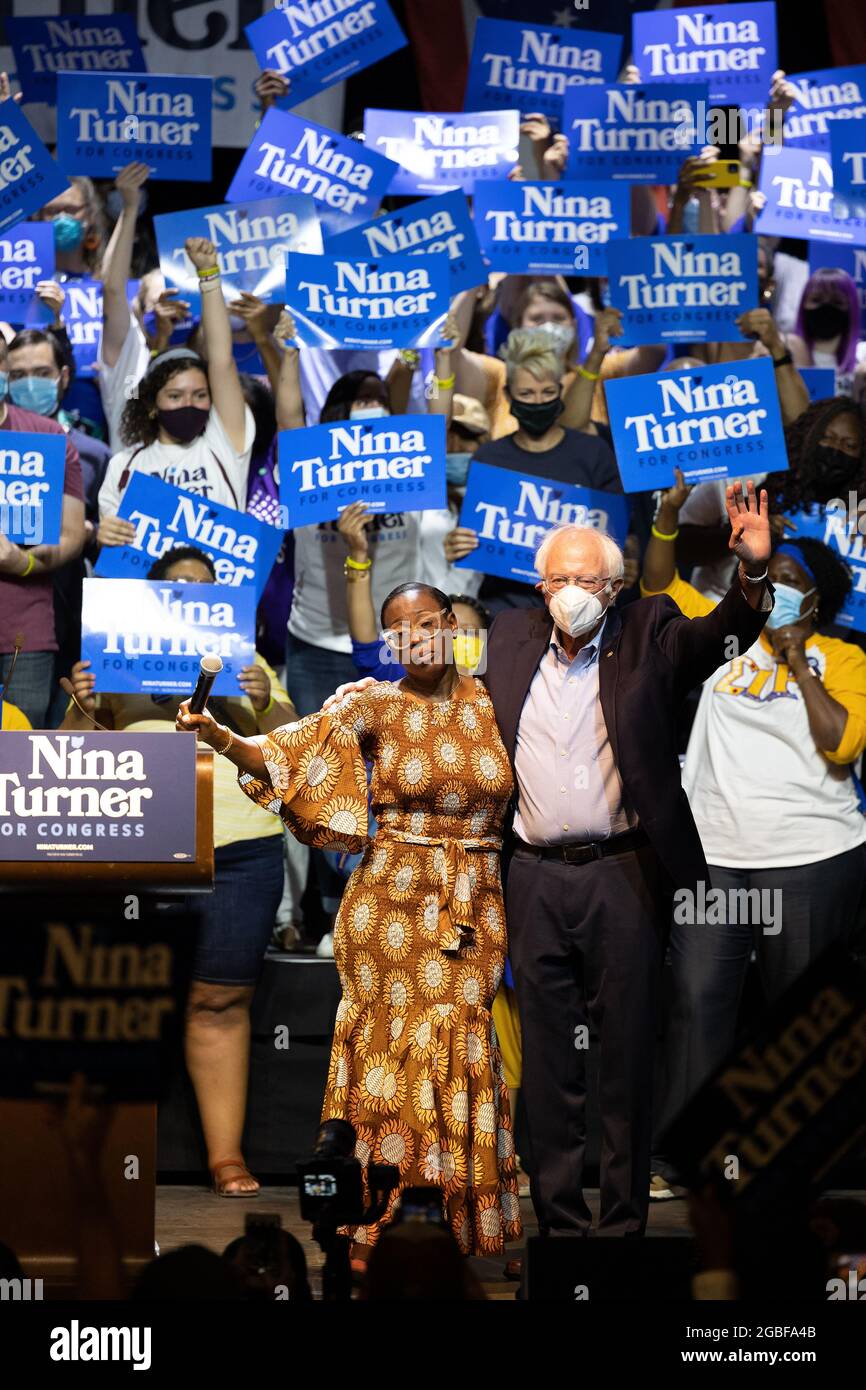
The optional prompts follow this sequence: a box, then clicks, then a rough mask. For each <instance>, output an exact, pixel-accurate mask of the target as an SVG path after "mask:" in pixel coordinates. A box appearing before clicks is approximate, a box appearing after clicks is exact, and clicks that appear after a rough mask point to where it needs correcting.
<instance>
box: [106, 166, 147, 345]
mask: <svg viewBox="0 0 866 1390" xmlns="http://www.w3.org/2000/svg"><path fill="white" fill-rule="evenodd" d="M147 175H148V166H147V165H146V164H138V163H132V164H127V165H126V166H125V168H123V169H121V170H120V173H119V174H118V175H117V178H116V179H115V188H116V189H117V191H118V193H119V194H120V199H121V208H120V216H119V217H118V219H117V221H116V222H115V224H114V231H113V232H112V233H111V238H110V240H109V242H108V246H107V247H106V248H105V255H104V256H103V258H102V360H103V362H104V363H105V365H106V367H113V366H114V365H115V364H116V362H117V359H118V357H119V356H120V349H121V348H122V347H123V344H124V340H125V338H126V335H127V333H128V332H129V324H130V313H129V304H128V302H127V298H126V282H127V280H128V279H129V271H130V267H131V265H132V247H133V243H134V242H135V228H136V223H137V221H138V213H139V209H140V207H141V190H142V188H143V187H144V185H145V183H146V182H147Z"/></svg>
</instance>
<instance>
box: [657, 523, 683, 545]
mask: <svg viewBox="0 0 866 1390" xmlns="http://www.w3.org/2000/svg"><path fill="white" fill-rule="evenodd" d="M652 533H653V535H654V536H655V538H656V540H657V541H675V540H676V538H677V536H678V535H679V534H680V528H679V526H678V527H677V529H676V530H675V531H672V532H671V534H670V535H669V536H666V535H665V533H664V531H660V530H659V529H658V527H657V526H656V525H655V523H653V526H652Z"/></svg>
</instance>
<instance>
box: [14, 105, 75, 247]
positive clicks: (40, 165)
mask: <svg viewBox="0 0 866 1390" xmlns="http://www.w3.org/2000/svg"><path fill="white" fill-rule="evenodd" d="M68 187H69V180H68V179H67V177H66V175H65V173H64V172H63V171H62V169H61V168H60V166H59V165H58V164H56V163H55V162H54V160H53V159H52V158H51V155H50V154H49V153H48V151H47V150H46V148H45V146H44V145H43V143H42V141H41V140H40V139H39V136H38V135H37V134H36V131H35V130H34V129H33V127H32V125H31V124H30V122H29V121H28V119H27V117H26V116H25V115H23V113H22V111H21V109H20V107H19V106H18V103H17V102H15V101H4V102H3V103H2V105H0V232H3V231H5V230H6V228H7V227H12V226H14V225H15V223H16V222H23V220H24V218H25V217H27V216H28V215H29V214H30V213H31V212H35V211H36V209H37V208H41V207H44V206H45V204H46V203H50V202H51V199H52V198H56V197H57V195H58V193H63V192H64V191H65V190H66V189H67V188H68Z"/></svg>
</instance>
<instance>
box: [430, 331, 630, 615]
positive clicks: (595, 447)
mask: <svg viewBox="0 0 866 1390" xmlns="http://www.w3.org/2000/svg"><path fill="white" fill-rule="evenodd" d="M505 370H506V381H507V386H506V392H507V396H508V401H509V404H510V407H511V413H512V415H513V416H514V419H515V420H516V422H517V428H516V430H515V431H514V433H513V434H509V435H506V436H505V437H504V438H502V439H494V440H491V441H490V442H489V443H487V444H482V445H481V446H480V448H478V449H476V451H475V453H474V455H473V459H474V460H477V462H478V463H491V464H494V465H495V466H496V467H497V468H508V469H511V470H512V471H514V472H517V473H524V474H528V475H533V476H535V477H537V478H546V479H550V480H551V481H553V482H562V483H573V484H576V485H577V486H578V487H587V488H594V489H596V490H598V491H603V492H621V491H622V485H621V483H620V480H619V473H618V472H617V467H616V462H615V460H614V456H613V454H612V452H611V450H610V449H609V448H608V445H607V444H606V443H605V441H604V440H603V439H600V438H599V437H598V436H597V435H591V434H584V433H583V432H582V431H578V430H571V429H565V428H564V427H563V426H562V425H561V424H560V423H559V417H560V416H561V414H562V412H563V408H564V407H563V399H562V381H563V373H564V368H563V360H562V356H561V354H560V353H559V352H557V351H556V349H555V348H554V346H553V343H552V340H551V338H550V336H549V335H548V334H547V333H546V332H540V331H539V330H538V329H533V328H516V329H514V330H513V331H512V332H511V333H510V334H509V335H508V341H507V343H506V348H505ZM477 545H478V537H477V535H476V533H475V532H474V531H472V530H471V529H470V528H468V527H460V528H458V531H457V533H456V534H453V535H452V537H451V538H450V540H449V551H448V555H449V559H450V560H452V561H453V560H456V559H462V558H463V557H464V556H466V555H471V553H472V551H473V550H474V549H475V548H476V546H477ZM479 597H480V598H481V600H482V602H484V603H485V604H486V605H487V606H488V608H490V609H491V611H492V612H494V613H495V612H498V611H499V610H501V609H502V608H514V607H527V606H535V605H536V604H537V602H538V601H539V600H537V597H536V595H535V594H534V593H533V590H532V589H531V588H529V587H528V586H527V585H525V584H519V583H515V582H513V581H510V580H506V579H497V578H494V577H493V576H489V575H488V577H487V578H486V579H485V580H484V583H483V584H482V586H481V590H480V594H479Z"/></svg>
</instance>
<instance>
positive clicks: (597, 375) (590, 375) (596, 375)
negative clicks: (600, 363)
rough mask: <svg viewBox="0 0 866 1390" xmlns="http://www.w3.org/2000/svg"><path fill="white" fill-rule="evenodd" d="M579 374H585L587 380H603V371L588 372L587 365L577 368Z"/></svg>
mask: <svg viewBox="0 0 866 1390" xmlns="http://www.w3.org/2000/svg"><path fill="white" fill-rule="evenodd" d="M577 375H578V376H585V377H586V379H587V381H600V380H601V372H588V371H587V370H586V367H583V366H581V367H578V369H577Z"/></svg>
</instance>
